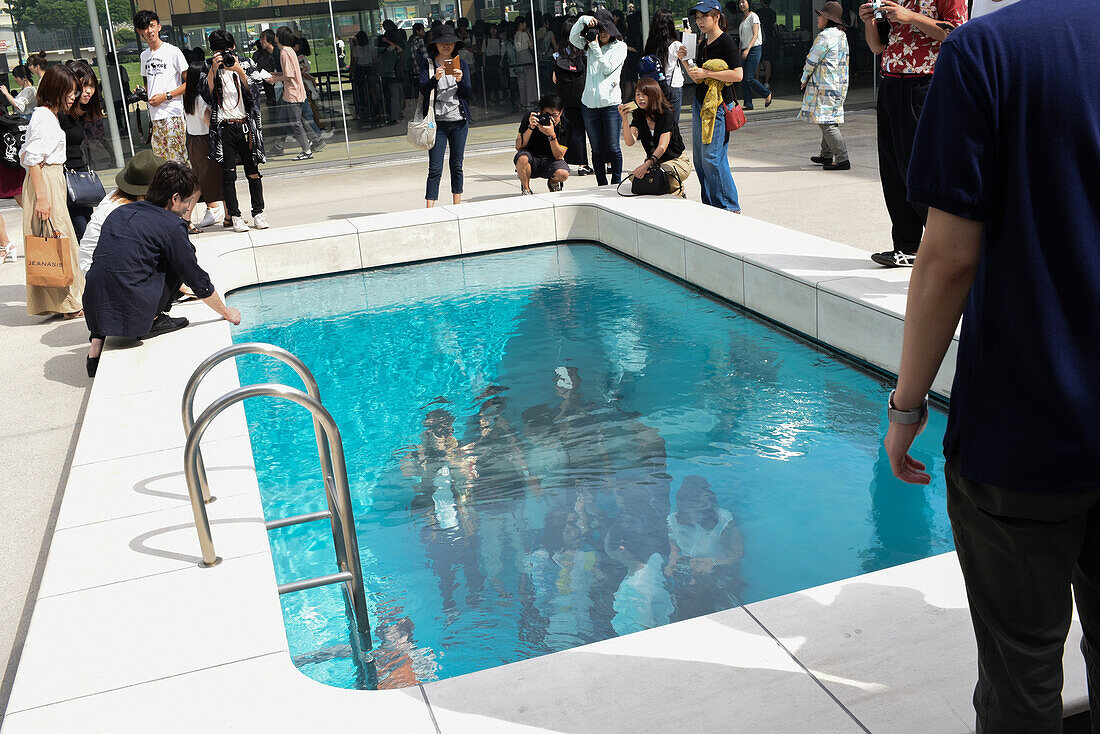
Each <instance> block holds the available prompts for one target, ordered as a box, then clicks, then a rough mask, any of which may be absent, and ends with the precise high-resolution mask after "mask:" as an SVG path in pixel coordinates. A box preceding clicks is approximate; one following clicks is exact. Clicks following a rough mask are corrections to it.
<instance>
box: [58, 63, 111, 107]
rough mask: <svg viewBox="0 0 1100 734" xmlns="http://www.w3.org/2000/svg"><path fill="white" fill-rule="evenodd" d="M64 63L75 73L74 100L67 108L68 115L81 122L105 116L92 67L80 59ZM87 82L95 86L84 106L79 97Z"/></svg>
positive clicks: (97, 80)
mask: <svg viewBox="0 0 1100 734" xmlns="http://www.w3.org/2000/svg"><path fill="white" fill-rule="evenodd" d="M65 65H66V66H68V67H69V68H70V69H71V70H72V72H73V74H75V75H76V91H77V95H76V101H75V102H73V107H72V109H71V110H69V115H71V116H72V117H73V119H76V120H80V121H82V122H93V121H95V120H98V119H100V118H102V117H106V115H104V114H103V98H102V96H100V93H99V79H97V78H96V75H95V72H94V71H92V67H91V66H89V65H88V62H87V61H83V60H81V59H72V60H70V61H66V62H65ZM89 84H90V85H92V86H94V87H95V91H94V92H93V93H92V98H91V99H89V100H88V104H87V106H85V105H82V104H80V98H81V96H83V94H84V87H86V86H88V85H89Z"/></svg>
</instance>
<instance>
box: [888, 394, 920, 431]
mask: <svg viewBox="0 0 1100 734" xmlns="http://www.w3.org/2000/svg"><path fill="white" fill-rule="evenodd" d="M896 392H897V390H891V391H890V399H889V400H888V401H887V403H886V418H887V420H889V421H890V422H891V423H900V424H902V425H905V426H911V425H913V424H914V423H920V422H921V421H922V420H924V419H925V418H926V417H927V416H928V396H927V395H925V396H924V400H922V401H921V403H920V405H918V406H917V407H916V408H913V409H911V410H898V409H897V408H895V407H894V393H896Z"/></svg>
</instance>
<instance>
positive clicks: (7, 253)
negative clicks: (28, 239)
mask: <svg viewBox="0 0 1100 734" xmlns="http://www.w3.org/2000/svg"><path fill="white" fill-rule="evenodd" d="M17 261H18V258H17V257H16V256H15V243H14V242H13V243H11V244H10V245H8V249H6V250H4V262H6V263H13V262H17Z"/></svg>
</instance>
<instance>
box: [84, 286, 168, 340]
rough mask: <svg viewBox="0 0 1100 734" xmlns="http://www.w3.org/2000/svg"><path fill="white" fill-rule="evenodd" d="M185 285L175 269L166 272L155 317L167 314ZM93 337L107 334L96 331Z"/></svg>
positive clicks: (102, 336) (99, 337) (101, 336)
mask: <svg viewBox="0 0 1100 734" xmlns="http://www.w3.org/2000/svg"><path fill="white" fill-rule="evenodd" d="M182 285H183V280H181V279H180V277H179V276H178V275H176V274H175V273H174V272H173V271H171V270H169V271H168V272H166V273H165V274H164V290H163V291H161V294H160V301H159V302H158V303H157V312H156V313H155V314H153V318H154V319H156V317H157V316H160V315H161V314H166V313H168V312H169V311H170V310H172V301H174V300H176V299H177V298H179V297H180V286H182ZM88 338H89V340H91V339H106V338H107V335H106V334H97V333H95V332H94V331H93V332H92V333H91V335H90V336H89V337H88Z"/></svg>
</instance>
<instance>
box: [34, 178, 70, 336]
mask: <svg viewBox="0 0 1100 734" xmlns="http://www.w3.org/2000/svg"><path fill="white" fill-rule="evenodd" d="M63 169H64V166H60V165H52V166H42V180H43V182H44V183H45V185H46V191H45V197H46V198H47V200H48V201H49V202H50V223H52V224H53V228H54V229H56V230H58V231H60V232H61V236H62V237H67V238H68V239H69V257H70V258H72V266H73V284H72V285H71V286H69V287H68V288H45V287H43V286H38V285H28V286H27V313H28V314H29V315H31V316H44V315H46V314H52V313H76V312H77V311H79V310H81V305H80V299H81V297H82V296H83V295H84V273H82V272H81V270H80V267H79V265H78V264H77V258H78V255H77V253H78V248H79V246H80V242H79V241H77V239H76V233H75V232H74V231H73V223H72V221H71V220H70V219H69V207H68V205H67V203H68V202H67V201H66V199H67V195H66V189H65V172H64V170H63ZM39 195H40V194H39V192H37V191H35V189H34V179H32V178H31V175H30V174H29V173H28V174H27V180H26V181H25V182H24V183H23V235H24V236H26V235H30V234H37V235H41V234H42V233H44V232H45V231H46V225H45V223H44V222H42V221H41V220H40V219H38V217H37V215H35V213H34V205H35V202H36V201H38V197H39Z"/></svg>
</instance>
